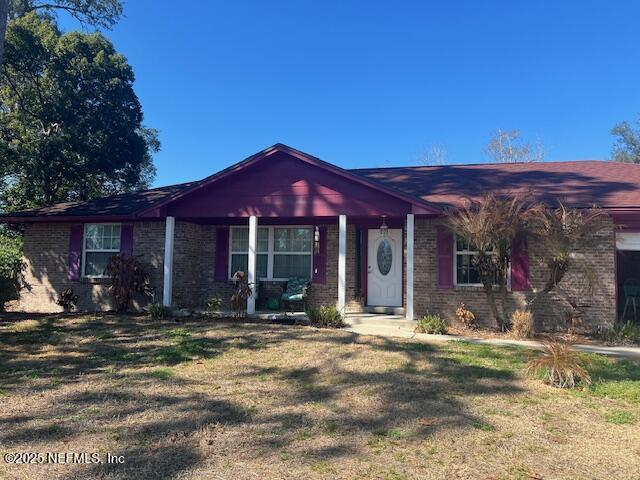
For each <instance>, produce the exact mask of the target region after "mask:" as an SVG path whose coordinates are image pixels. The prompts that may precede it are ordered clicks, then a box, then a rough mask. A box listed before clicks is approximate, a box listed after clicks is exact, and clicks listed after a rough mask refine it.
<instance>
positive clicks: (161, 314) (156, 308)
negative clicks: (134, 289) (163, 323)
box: [144, 303, 173, 319]
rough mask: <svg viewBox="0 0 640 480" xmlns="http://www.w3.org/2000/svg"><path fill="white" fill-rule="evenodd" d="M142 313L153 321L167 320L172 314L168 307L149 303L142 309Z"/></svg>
mask: <svg viewBox="0 0 640 480" xmlns="http://www.w3.org/2000/svg"><path fill="white" fill-rule="evenodd" d="M144 311H145V312H147V315H149V316H150V317H151V318H153V319H161V318H167V317H170V316H171V315H172V313H173V311H172V310H171V308H170V307H167V306H165V305H162V304H161V303H150V304H149V305H147V306H146V307H144Z"/></svg>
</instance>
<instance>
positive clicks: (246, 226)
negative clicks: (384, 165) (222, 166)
mask: <svg viewBox="0 0 640 480" xmlns="http://www.w3.org/2000/svg"><path fill="white" fill-rule="evenodd" d="M266 179H268V181H266ZM440 213H441V212H440V210H439V209H438V208H436V207H434V206H431V205H430V204H427V203H426V202H423V201H421V200H420V199H419V198H416V197H414V196H412V195H408V194H405V193H403V192H400V191H398V190H395V189H390V188H388V187H384V186H382V185H380V184H378V183H376V182H373V181H371V180H369V179H366V178H364V177H361V176H359V175H355V174H353V173H351V172H348V171H346V170H343V169H341V168H339V167H336V166H335V165H331V164H328V163H326V162H323V161H321V160H319V159H317V158H316V157H312V156H310V155H307V154H305V153H303V152H300V151H298V150H295V149H291V148H289V147H286V146H284V145H276V146H274V147H271V148H269V149H267V150H264V151H262V152H260V153H258V154H256V155H254V156H252V157H249V158H248V159H246V160H244V161H243V162H240V163H239V164H236V165H234V166H233V167H230V168H228V169H226V170H223V171H222V172H220V173H218V174H216V175H213V176H212V177H210V178H208V179H205V180H203V181H202V182H200V183H199V184H198V185H196V186H195V187H193V188H191V189H189V190H187V191H185V192H183V193H181V194H179V195H176V196H174V197H172V198H171V199H168V200H167V201H165V202H160V203H158V204H156V205H154V207H153V208H150V209H148V210H146V211H143V212H141V214H140V215H139V218H140V219H145V220H152V219H155V220H164V262H163V265H164V266H163V303H164V304H165V305H171V304H173V303H175V302H176V285H177V284H178V283H181V284H182V285H183V287H184V284H185V282H186V279H185V275H189V271H186V272H185V268H184V263H185V262H187V263H189V262H191V263H195V264H198V262H200V263H201V265H200V267H201V268H200V269H201V270H204V271H211V265H214V266H213V271H212V274H211V275H206V274H204V275H202V274H199V273H198V275H199V277H198V278H200V282H201V283H202V282H204V283H205V284H206V285H205V286H206V287H207V288H205V289H204V290H205V291H206V292H216V291H218V292H223V291H227V292H229V288H230V287H229V285H230V283H229V282H230V279H231V276H232V275H233V273H234V271H235V270H243V271H244V270H245V269H246V274H247V279H248V282H249V284H250V285H252V286H253V290H254V293H255V294H258V295H259V293H260V292H259V291H258V289H257V288H256V287H257V286H258V285H259V284H260V282H275V281H282V282H287V281H290V279H292V278H294V277H297V278H308V280H309V282H310V285H311V289H310V294H309V301H310V302H311V303H313V304H315V305H330V304H334V305H336V306H337V308H338V310H339V311H340V312H341V313H343V314H344V313H346V312H347V311H349V310H355V311H360V310H362V309H364V308H367V307H377V308H381V309H385V308H388V309H391V311H393V309H402V308H404V312H403V313H404V314H405V315H406V317H407V318H410V319H413V316H414V309H413V306H414V300H413V297H414V276H415V272H414V243H415V238H414V236H415V235H414V225H415V216H436V215H439V214H440ZM189 225H192V226H194V227H189ZM176 229H177V230H176ZM176 238H178V240H179V241H178V242H177V241H176ZM198 244H199V245H198ZM212 244H215V245H212ZM178 251H179V252H178ZM195 267H196V268H197V267H198V265H196V266H195ZM209 285H211V288H209ZM183 287H181V288H183ZM255 294H254V295H252V296H251V297H250V298H249V299H248V301H247V313H248V314H250V315H251V314H254V313H255V312H256V310H257V306H259V296H258V298H256V297H257V295H255ZM257 302H258V304H257Z"/></svg>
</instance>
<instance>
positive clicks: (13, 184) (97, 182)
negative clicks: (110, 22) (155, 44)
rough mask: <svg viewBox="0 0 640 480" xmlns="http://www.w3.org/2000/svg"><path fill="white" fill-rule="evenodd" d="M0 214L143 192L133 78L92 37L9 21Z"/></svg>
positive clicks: (1, 112)
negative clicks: (4, 210) (3, 179)
mask: <svg viewBox="0 0 640 480" xmlns="http://www.w3.org/2000/svg"><path fill="white" fill-rule="evenodd" d="M0 80H1V83H0V104H1V105H2V108H1V109H0V158H3V159H4V165H3V167H4V172H3V173H5V184H4V185H3V186H2V201H3V203H4V208H5V209H16V208H24V207H31V206H42V205H51V204H53V203H56V202H60V201H68V200H83V199H87V198H91V197H95V196H99V195H105V194H112V193H118V192H123V191H130V190H133V189H138V188H143V187H145V186H147V185H148V184H149V182H150V180H151V179H152V178H153V175H154V173H155V170H154V167H153V162H152V154H153V153H154V152H155V151H157V149H158V148H159V144H158V140H157V132H156V131H155V130H152V129H149V128H145V127H143V125H142V110H141V106H140V102H139V101H138V98H137V96H136V94H135V93H134V91H133V81H134V75H133V71H132V69H131V67H130V66H129V64H128V63H127V61H126V59H125V58H124V56H122V55H120V54H118V53H117V52H116V51H115V49H114V47H113V45H112V44H111V42H109V40H107V39H106V38H105V37H104V36H103V35H101V34H100V33H92V34H86V33H80V32H70V33H65V34H62V33H61V32H60V31H59V30H58V29H57V27H56V26H55V24H54V23H53V22H52V20H51V19H47V18H42V17H39V16H37V15H36V14H34V13H29V14H27V15H25V16H24V17H21V18H19V19H16V20H12V21H11V22H10V24H9V27H8V30H7V43H6V51H5V64H4V65H3V67H2V76H1V78H0Z"/></svg>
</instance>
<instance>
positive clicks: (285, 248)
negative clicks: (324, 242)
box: [273, 228, 311, 252]
mask: <svg viewBox="0 0 640 480" xmlns="http://www.w3.org/2000/svg"><path fill="white" fill-rule="evenodd" d="M273 236H274V247H273V248H274V250H275V251H276V252H311V229H310V228H276V229H274V233H273Z"/></svg>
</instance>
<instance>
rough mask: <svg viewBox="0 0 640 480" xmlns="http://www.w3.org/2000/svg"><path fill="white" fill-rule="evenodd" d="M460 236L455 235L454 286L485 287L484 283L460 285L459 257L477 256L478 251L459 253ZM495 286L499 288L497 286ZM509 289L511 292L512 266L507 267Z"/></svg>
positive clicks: (461, 251)
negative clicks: (458, 240)
mask: <svg viewBox="0 0 640 480" xmlns="http://www.w3.org/2000/svg"><path fill="white" fill-rule="evenodd" d="M457 239H458V236H457V235H456V234H454V235H453V285H454V286H456V287H483V286H484V285H482V283H458V255H460V256H462V255H475V254H476V253H478V251H477V250H460V251H458V242H457ZM494 286H498V285H497V284H495V285H494ZM507 289H508V290H511V265H507Z"/></svg>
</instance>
